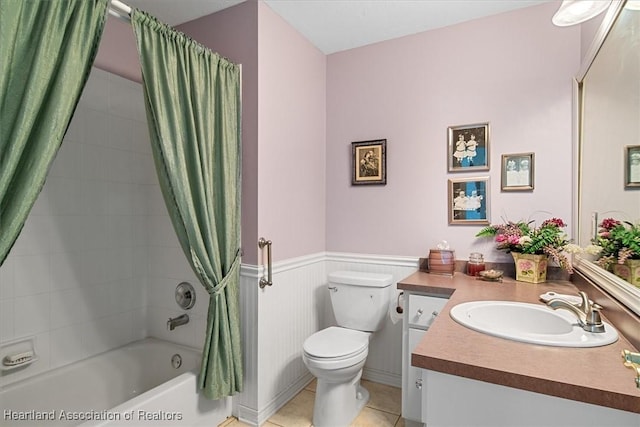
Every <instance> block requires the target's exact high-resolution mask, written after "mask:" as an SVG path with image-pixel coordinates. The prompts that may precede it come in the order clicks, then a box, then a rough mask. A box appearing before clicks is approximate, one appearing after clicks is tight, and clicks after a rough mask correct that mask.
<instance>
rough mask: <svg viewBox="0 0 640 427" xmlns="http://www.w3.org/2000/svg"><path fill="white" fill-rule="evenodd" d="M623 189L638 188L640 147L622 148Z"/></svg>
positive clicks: (628, 146) (639, 184)
mask: <svg viewBox="0 0 640 427" xmlns="http://www.w3.org/2000/svg"><path fill="white" fill-rule="evenodd" d="M624 165H625V166H624V187H625V188H640V145H627V146H625V147H624Z"/></svg>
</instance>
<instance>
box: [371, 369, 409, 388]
mask: <svg viewBox="0 0 640 427" xmlns="http://www.w3.org/2000/svg"><path fill="white" fill-rule="evenodd" d="M362 378H363V379H365V380H367V381H372V382H374V383H380V384H384V385H389V386H392V387H398V388H402V375H397V374H392V373H390V372H383V371H379V370H377V369H371V368H367V367H365V368H364V369H363V371H362Z"/></svg>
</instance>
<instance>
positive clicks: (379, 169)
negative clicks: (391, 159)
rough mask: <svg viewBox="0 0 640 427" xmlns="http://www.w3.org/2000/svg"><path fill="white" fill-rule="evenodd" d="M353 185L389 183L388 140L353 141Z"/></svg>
mask: <svg viewBox="0 0 640 427" xmlns="http://www.w3.org/2000/svg"><path fill="white" fill-rule="evenodd" d="M351 158H352V159H351V185H386V184H387V140H386V139H376V140H372V141H358V142H352V143H351Z"/></svg>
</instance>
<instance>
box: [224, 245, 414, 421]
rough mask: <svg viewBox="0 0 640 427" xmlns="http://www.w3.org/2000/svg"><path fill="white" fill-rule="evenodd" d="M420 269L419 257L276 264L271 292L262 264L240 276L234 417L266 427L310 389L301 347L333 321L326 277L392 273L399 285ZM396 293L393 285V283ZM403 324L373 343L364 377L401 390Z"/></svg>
mask: <svg viewBox="0 0 640 427" xmlns="http://www.w3.org/2000/svg"><path fill="white" fill-rule="evenodd" d="M417 268H418V259H417V258H408V257H390V256H380V255H364V254H348V253H326V252H323V253H318V254H313V255H309V256H304V257H299V258H293V259H289V260H285V261H280V262H277V263H275V264H274V265H273V269H272V279H273V280H272V281H273V286H270V287H266V288H264V289H260V288H259V286H258V282H259V280H260V277H261V276H262V275H263V274H264V272H265V271H264V268H263V266H251V265H243V266H242V269H241V272H240V287H241V291H240V299H241V308H242V312H241V322H242V338H243V343H244V350H243V351H244V363H245V366H244V368H245V370H244V374H245V383H244V390H243V393H241V394H239V395H238V396H236V397H235V398H234V410H233V412H234V415H236V416H237V417H238V418H239V419H240V420H241V421H243V422H245V423H249V424H253V425H260V424H262V423H264V422H265V421H266V420H267V419H268V418H269V417H270V416H271V415H273V414H274V413H275V412H276V411H277V410H278V409H279V408H280V407H281V406H283V405H284V404H285V403H286V402H287V401H289V400H290V399H291V398H292V397H294V396H295V395H296V394H297V393H298V392H299V391H300V390H302V389H303V388H304V386H305V385H306V384H308V383H309V382H310V381H311V380H312V379H313V376H312V375H311V374H310V373H309V372H308V370H307V369H306V367H305V366H304V363H303V362H302V344H303V343H304V340H305V339H306V338H307V337H308V336H309V335H311V334H313V333H314V332H317V331H319V330H320V329H322V328H325V327H327V326H330V325H332V324H334V323H335V320H334V316H333V312H332V310H331V304H330V303H329V295H328V293H327V292H326V283H327V274H328V273H329V272H332V271H337V270H354V271H364V272H377V273H388V274H391V275H392V276H393V280H394V283H395V282H397V281H399V280H400V279H402V278H403V277H406V276H408V275H409V274H411V273H413V272H414V271H415V270H416V269H417ZM392 287H393V292H394V294H395V285H392ZM401 323H402V322H398V323H397V324H393V323H392V322H391V320H390V319H387V322H386V323H385V325H384V327H383V329H382V330H380V331H378V332H377V333H376V334H375V336H374V338H373V339H372V341H371V343H370V351H369V356H368V357H367V363H366V365H365V370H364V373H363V377H364V378H365V379H369V380H371V381H375V382H380V383H384V384H389V385H394V386H397V387H400V385H401V378H402V324H401Z"/></svg>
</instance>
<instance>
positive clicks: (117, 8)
mask: <svg viewBox="0 0 640 427" xmlns="http://www.w3.org/2000/svg"><path fill="white" fill-rule="evenodd" d="M109 15H113V16H115V17H116V18H120V19H123V20H125V21H131V7H129V6H128V5H126V4H124V3H122V2H121V1H118V0H111V2H110V3H109Z"/></svg>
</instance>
